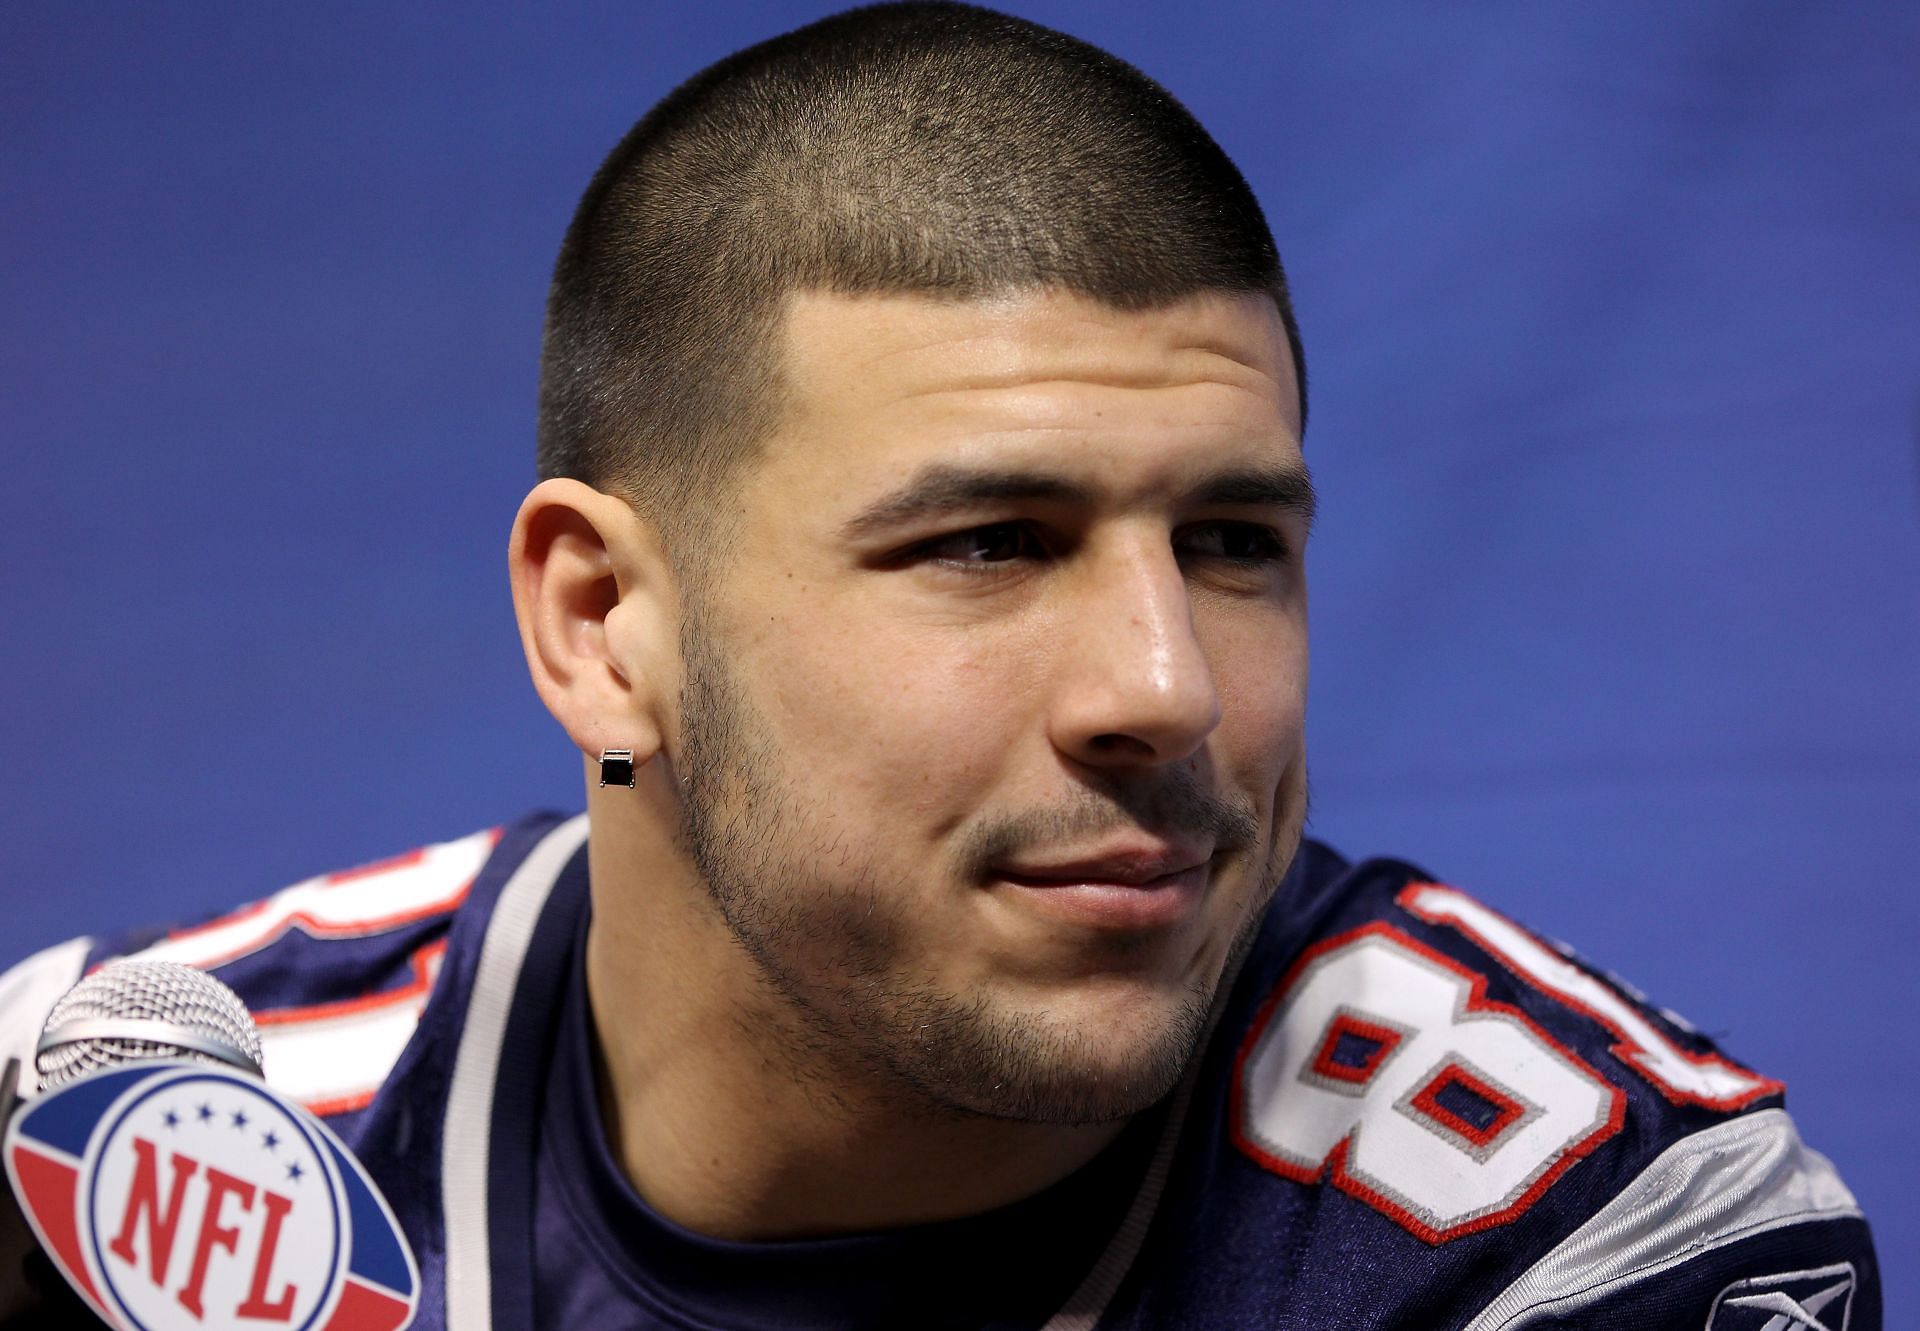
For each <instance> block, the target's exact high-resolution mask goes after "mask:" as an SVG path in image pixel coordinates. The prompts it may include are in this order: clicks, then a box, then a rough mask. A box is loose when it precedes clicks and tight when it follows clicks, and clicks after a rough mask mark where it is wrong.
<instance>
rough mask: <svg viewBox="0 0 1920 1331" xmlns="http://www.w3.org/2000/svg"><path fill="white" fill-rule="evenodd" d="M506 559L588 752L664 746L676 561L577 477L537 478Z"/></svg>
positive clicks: (535, 648) (524, 627) (544, 681)
mask: <svg viewBox="0 0 1920 1331" xmlns="http://www.w3.org/2000/svg"><path fill="white" fill-rule="evenodd" d="M507 561H508V566H509V571H510V574H511V578H512V583H513V608H514V616H515V618H516V619H517V620H518V621H519V626H520V642H521V646H522V647H523V648H524V650H525V652H526V656H527V668H528V670H529V672H530V673H531V674H532V676H533V686H534V688H535V690H536V691H537V692H538V693H539V694H540V700H541V701H542V702H543V703H545V704H546V706H547V710H548V711H550V712H552V713H553V715H554V719H555V720H557V721H559V722H560V724H561V726H562V727H563V728H564V729H565V730H566V732H567V734H568V735H569V736H570V737H571V738H572V740H573V742H574V744H575V745H577V746H578V747H579V748H580V749H581V751H582V752H583V753H587V754H590V755H598V754H599V753H601V752H602V751H603V750H607V749H629V750H632V752H633V762H634V764H635V765H636V766H639V765H643V764H645V763H646V762H647V761H648V760H649V759H650V758H652V757H653V756H654V755H655V754H656V753H658V752H659V750H660V746H661V743H662V737H663V726H662V720H663V717H664V715H665V713H664V710H663V709H664V704H665V703H666V702H667V701H669V700H670V699H671V698H672V697H673V696H674V694H673V689H674V688H676V687H677V685H676V684H675V683H674V678H675V672H676V670H677V661H676V659H675V653H676V652H677V651H678V641H679V639H678V635H677V631H676V630H675V627H674V618H675V616H674V610H673V607H674V605H675V600H674V596H675V593H674V588H673V583H672V566H671V564H670V562H669V561H668V560H667V559H666V556H665V549H664V547H663V546H662V544H661V542H660V540H659V538H658V535H657V533H656V532H655V531H654V530H653V529H652V527H651V526H650V525H649V524H647V523H645V522H644V521H643V520H642V519H641V518H640V517H639V515H637V514H636V513H635V512H634V511H633V509H632V508H631V507H629V506H628V504H627V503H626V502H625V501H624V500H622V499H618V498H616V497H614V496H612V495H607V494H603V493H601V492H600V491H598V490H595V489H593V488H592V487H591V486H588V485H585V484H582V483H581V482H579V481H575V480H566V479H555V480H547V481H542V482H541V483H540V484H539V485H537V486H535V487H534V488H533V490H532V491H531V492H530V493H529V494H528V495H527V497H526V499H525V500H524V501H523V502H522V503H521V505H520V511H519V513H518V514H517V515H516V516H515V518H514V523H513V535H512V538H511V540H510V541H509V544H508V552H507Z"/></svg>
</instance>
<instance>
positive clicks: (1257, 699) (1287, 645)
mask: <svg viewBox="0 0 1920 1331" xmlns="http://www.w3.org/2000/svg"><path fill="white" fill-rule="evenodd" d="M1285 628H1286V631H1284V632H1268V633H1263V634H1259V635H1242V636H1241V637H1240V638H1239V639H1238V640H1235V639H1234V638H1232V637H1227V638H1226V639H1225V641H1223V642H1222V643H1221V645H1220V647H1219V649H1217V650H1216V651H1215V652H1214V653H1213V654H1212V659H1213V662H1214V687H1215V688H1216V689H1217V690H1218V691H1219V696H1220V729H1219V731H1218V742H1219V745H1220V746H1221V747H1222V748H1223V749H1224V751H1225V756H1226V757H1227V758H1228V761H1229V762H1231V763H1232V765H1233V766H1234V767H1235V768H1236V769H1238V770H1241V771H1244V772H1246V773H1247V774H1248V779H1249V783H1250V784H1252V783H1256V782H1257V783H1258V784H1261V785H1271V784H1274V783H1275V782H1278V781H1279V780H1280V778H1281V777H1282V776H1283V775H1284V773H1285V771H1286V769H1287V768H1288V767H1289V766H1290V765H1292V764H1293V762H1294V761H1295V759H1296V758H1297V757H1298V755H1299V753H1300V750H1301V748H1302V747H1303V745H1304V743H1305V734H1306V712H1307V650H1306V635H1305V633H1304V631H1296V630H1295V628H1294V626H1293V625H1291V624H1289V625H1286V626H1285Z"/></svg>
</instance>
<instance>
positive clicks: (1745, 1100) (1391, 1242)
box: [1170, 843, 1878, 1331]
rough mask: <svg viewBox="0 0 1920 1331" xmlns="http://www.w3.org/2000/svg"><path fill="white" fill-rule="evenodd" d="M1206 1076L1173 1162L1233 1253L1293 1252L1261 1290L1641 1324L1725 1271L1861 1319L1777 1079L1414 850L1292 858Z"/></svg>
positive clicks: (1858, 1260) (1825, 1202)
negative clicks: (1366, 857)
mask: <svg viewBox="0 0 1920 1331" xmlns="http://www.w3.org/2000/svg"><path fill="white" fill-rule="evenodd" d="M1207 1068H1208V1071H1207V1073H1206V1074H1205V1075H1206V1082H1205V1084H1204V1085H1203V1086H1202V1087H1201V1088H1200V1093H1201V1095H1202V1097H1203V1099H1204V1101H1205V1102H1206V1103H1207V1104H1208V1106H1209V1111H1210V1112H1211V1113H1212V1114H1214V1115H1215V1116H1216V1117H1215V1119H1214V1121H1215V1123H1217V1124H1218V1127H1217V1128H1216V1129H1215V1133H1216V1135H1215V1138H1214V1140H1215V1141H1217V1142H1218V1143H1219V1145H1218V1148H1217V1150H1216V1151H1215V1152H1214V1154H1213V1155H1212V1156H1211V1158H1209V1159H1208V1160H1207V1161H1206V1162H1205V1163H1204V1164H1202V1163H1201V1162H1199V1161H1197V1160H1196V1161H1195V1163H1196V1165H1199V1167H1200V1168H1202V1169H1203V1171H1204V1172H1205V1173H1206V1174H1207V1175H1208V1176H1209V1186H1210V1188H1211V1190H1212V1197H1213V1199H1214V1201H1216V1202H1217V1201H1218V1200H1220V1199H1221V1198H1224V1197H1229V1196H1230V1197H1232V1198H1234V1199H1235V1203H1234V1212H1235V1213H1234V1215H1233V1217H1232V1219H1231V1221H1230V1222H1228V1223H1230V1224H1232V1225H1233V1226H1235V1227H1237V1228H1238V1229H1239V1230H1240V1231H1241V1232H1240V1233H1239V1234H1238V1235H1237V1236H1236V1238H1235V1240H1234V1242H1233V1243H1232V1245H1231V1246H1232V1248H1234V1249H1236V1250H1239V1251H1241V1252H1248V1253H1250V1252H1252V1251H1253V1250H1255V1249H1256V1248H1257V1247H1258V1246H1259V1244H1260V1243H1261V1241H1262V1240H1263V1239H1265V1240H1266V1241H1268V1242H1271V1243H1273V1244H1274V1245H1276V1247H1277V1249H1278V1250H1279V1251H1282V1252H1284V1253H1285V1254H1286V1255H1287V1256H1288V1257H1289V1258H1290V1259H1291V1261H1292V1262H1293V1265H1292V1267H1291V1268H1290V1269H1288V1270H1287V1271H1286V1273H1285V1274H1284V1275H1268V1276H1263V1277H1262V1279H1261V1282H1257V1283H1264V1284H1265V1285H1266V1289H1265V1291H1264V1295H1263V1296H1262V1297H1264V1298H1265V1299H1266V1301H1267V1306H1269V1307H1277V1306H1286V1307H1297V1306H1304V1305H1303V1304H1302V1303H1301V1301H1303V1300H1304V1301H1305V1303H1306V1304H1312V1303H1314V1301H1315V1300H1324V1299H1326V1298H1329V1297H1333V1294H1332V1293H1331V1292H1330V1291H1335V1290H1337V1289H1339V1288H1341V1287H1347V1288H1351V1287H1353V1282H1354V1281H1355V1280H1356V1279H1364V1281H1365V1283H1366V1285H1367V1287H1368V1288H1369V1290H1370V1292H1371V1294H1372V1295H1373V1296H1374V1298H1375V1299H1376V1303H1377V1307H1378V1308H1379V1309H1382V1310H1384V1309H1390V1308H1398V1309H1400V1313H1399V1315H1400V1317H1401V1318H1402V1320H1401V1321H1397V1322H1396V1321H1394V1320H1392V1317H1391V1316H1387V1315H1385V1314H1384V1313H1383V1314H1382V1320H1379V1321H1377V1322H1375V1321H1368V1322H1364V1324H1365V1325H1381V1326H1386V1325H1421V1326H1432V1327H1440V1326H1469V1325H1470V1326H1473V1327H1475V1328H1482V1327H1485V1328H1491V1327H1496V1326H1498V1327H1518V1326H1522V1325H1525V1326H1552V1325H1562V1324H1563V1322H1562V1321H1560V1320H1555V1319H1557V1318H1564V1319H1570V1320H1567V1321H1565V1323H1564V1324H1568V1325H1572V1324H1582V1325H1584V1324H1588V1323H1587V1322H1583V1321H1582V1320H1581V1319H1582V1318H1592V1317H1594V1316H1597V1315H1599V1314H1600V1313H1601V1312H1605V1313H1606V1315H1608V1316H1612V1315H1614V1314H1615V1310H1616V1309H1618V1310H1621V1315H1626V1311H1625V1310H1629V1309H1639V1310H1638V1311H1636V1312H1634V1313H1633V1314H1632V1317H1631V1318H1630V1319H1629V1321H1623V1322H1621V1323H1620V1324H1622V1325H1626V1324H1633V1325H1647V1326H1654V1325H1662V1326H1663V1325H1666V1324H1667V1323H1666V1321H1663V1320H1660V1318H1659V1317H1653V1316H1652V1314H1650V1313H1648V1312H1647V1311H1646V1308H1641V1307H1640V1305H1638V1304H1635V1303H1634V1302H1633V1300H1634V1299H1636V1298H1640V1297H1645V1298H1647V1299H1650V1300H1651V1301H1652V1302H1651V1303H1649V1304H1648V1305H1647V1307H1648V1308H1653V1309H1655V1310H1658V1309H1662V1308H1665V1309H1668V1310H1671V1309H1673V1308H1676V1307H1684V1308H1685V1309H1686V1312H1685V1314H1684V1316H1681V1315H1679V1314H1676V1313H1672V1312H1671V1311H1669V1312H1668V1313H1666V1314H1662V1315H1663V1316H1673V1317H1677V1319H1678V1321H1677V1323H1676V1324H1679V1323H1684V1324H1685V1325H1688V1326H1701V1325H1707V1324H1708V1314H1709V1310H1710V1309H1711V1308H1712V1307H1713V1306H1714V1301H1715V1300H1716V1299H1718V1298H1720V1297H1721V1296H1722V1295H1723V1294H1724V1293H1725V1292H1726V1291H1728V1290H1735V1291H1736V1293H1735V1294H1734V1295H1731V1296H1729V1297H1742V1296H1741V1295H1740V1294H1739V1293H1738V1289H1739V1288H1741V1287H1742V1286H1741V1282H1743V1281H1747V1282H1752V1283H1750V1284H1749V1285H1748V1286H1745V1287H1744V1288H1746V1291H1747V1293H1748V1294H1750V1295H1752V1296H1753V1298H1756V1299H1760V1300H1761V1301H1762V1303H1765V1306H1768V1307H1772V1308H1774V1310H1775V1311H1776V1312H1778V1311H1781V1310H1788V1305H1787V1304H1785V1303H1781V1302H1779V1300H1780V1299H1783V1298H1784V1299H1792V1298H1801V1299H1802V1300H1803V1301H1804V1299H1806V1298H1820V1297H1824V1298H1827V1299H1829V1300H1836V1299H1839V1298H1840V1297H1841V1295H1840V1294H1839V1293H1837V1292H1836V1291H1839V1290H1841V1289H1842V1287H1843V1286H1844V1288H1845V1290H1846V1291H1847V1293H1846V1294H1845V1298H1846V1299H1847V1300H1848V1301H1849V1303H1850V1304H1851V1305H1852V1306H1853V1312H1852V1314H1851V1316H1852V1319H1853V1320H1852V1325H1853V1326H1854V1327H1855V1328H1856V1331H1857V1329H1858V1328H1860V1327H1862V1326H1868V1325H1876V1324H1877V1320H1876V1319H1877V1311H1874V1310H1877V1307H1878V1292H1877V1283H1876V1275H1875V1272H1874V1269H1873V1260H1874V1259H1873V1254H1872V1249H1871V1244H1870V1241H1869V1239H1868V1238H1867V1231H1866V1228H1865V1222H1864V1220H1863V1219H1862V1218H1861V1216H1860V1212H1859V1210H1858V1208H1857V1207H1856V1205H1855V1204H1854V1200H1853V1198H1852V1196H1851V1195H1850V1194H1849V1192H1848V1191H1847V1188H1846V1186H1845V1185H1844V1184H1843V1183H1842V1182H1841V1180H1840V1179H1839V1177H1838V1175H1837V1174H1836V1173H1835V1172H1834V1170H1833V1168H1832V1166H1831V1165H1830V1164H1829V1163H1828V1162H1827V1161H1826V1160H1825V1159H1824V1158H1823V1157H1821V1156H1820V1155H1819V1154H1817V1153H1816V1152H1814V1151H1812V1150H1811V1149H1809V1148H1808V1147H1807V1146H1805V1145H1804V1144H1803V1143H1802V1142H1801V1141H1800V1138H1799V1136H1798V1134H1797V1133H1796V1131H1795V1129H1794V1125H1793V1123H1792V1120H1791V1119H1790V1118H1789V1117H1788V1116H1787V1114H1786V1111H1785V1109H1784V1098H1783V1097H1784V1087H1783V1086H1782V1084H1781V1083H1780V1082H1779V1081H1777V1080H1775V1079H1773V1078H1771V1077H1768V1076H1766V1075H1764V1074H1763V1073H1761V1072H1758V1071H1756V1070H1754V1069H1751V1068H1748V1067H1746V1066H1744V1065H1743V1064H1741V1063H1740V1062H1738V1061H1737V1060H1735V1059H1734V1058H1732V1057H1730V1056H1729V1055H1727V1054H1726V1053H1724V1052H1722V1051H1721V1050H1720V1049H1718V1048H1717V1047H1716V1046H1715V1045H1714V1043H1713V1042H1712V1041H1711V1040H1709V1039H1708V1038H1707V1037H1705V1036H1704V1035H1702V1034H1701V1033H1700V1032H1699V1031H1697V1030H1695V1029H1694V1028H1693V1027H1692V1026H1690V1025H1689V1024H1687V1023H1686V1022H1685V1021H1684V1020H1683V1019H1681V1018H1680V1017H1678V1016H1677V1015H1676V1014H1674V1013H1672V1012H1668V1011H1663V1010H1661V1009H1659V1008H1657V1007H1655V1006H1654V1005H1652V1004H1651V1003H1650V1002H1649V1001H1648V1000H1647V999H1646V998H1645V997H1644V996H1642V995H1640V994H1639V993H1638V992H1636V991H1635V990H1633V989H1632V988H1631V987H1630V986H1628V985H1626V984H1625V983H1624V982H1622V981H1620V980H1619V979H1617V978H1615V977H1613V976H1611V975H1609V974H1608V973H1606V972H1604V971H1602V970H1599V969H1597V968H1596V967H1594V966H1592V965H1590V964H1589V963H1588V962H1586V961H1585V960H1583V959H1582V958H1580V957H1579V956H1578V955H1577V954H1575V953H1574V952H1573V951H1572V950H1571V949H1569V948H1566V947H1565V946H1563V945H1560V944H1557V943H1554V942H1552V941H1550V940H1548V939H1547V938H1544V937H1542V936H1540V935H1538V934H1536V933H1534V932H1532V931H1531V930H1529V929H1527V928H1525V927H1523V926H1521V925H1520V924H1518V923H1516V922H1515V921H1513V920H1511V919H1509V918H1507V917H1506V916H1504V915H1502V914H1501V913H1499V912H1497V911H1494V910H1492V909H1490V908H1489V907H1487V906H1486V905H1484V904H1482V903H1481V902H1479V901H1477V900H1475V899H1474V898H1473V897H1471V896H1469V895H1468V894H1467V893H1465V892H1462V891H1460V890H1459V889H1457V888H1454V887H1451V886H1448V885H1446V884H1444V883H1441V882H1439V881H1437V880H1435V879H1434V878H1433V877H1432V876H1431V875H1429V874H1427V873H1425V872H1424V871H1422V870H1420V869H1418V868H1416V867H1415V866H1412V865H1409V864H1405V863H1403V862H1400V861H1395V860H1371V861H1367V862H1365V863H1361V864H1358V865H1352V866H1349V865H1348V864H1346V863H1345V862H1344V861H1342V860H1340V859H1339V857H1337V856H1335V855H1333V854H1332V853H1331V852H1330V851H1327V850H1326V849H1325V848H1324V847H1319V846H1316V845H1313V844H1311V843H1309V844H1308V845H1307V846H1306V847H1304V848H1303V850H1302V853H1301V856H1300V857H1299V858H1298V859H1297V860H1296V863H1295V867H1294V870H1293V871H1292V872H1291V873H1290V874H1289V876H1288V879H1287V881H1286V883H1284V884H1283V885H1282V888H1281V891H1280V893H1279V894H1277V896H1276V899H1275V902H1274V904H1273V907H1272V908H1271V910H1270V912H1269V915H1268V917H1267V919H1266V921H1265V924H1264V927H1263V930H1262V933H1261V935H1260V938H1259V941H1258V943H1257V944H1256V946H1255V947H1254V949H1253V951H1252V952H1251V953H1250V955H1249V957H1248V959H1247V962H1246V964H1245V965H1244V966H1243V968H1242V970H1241V972H1240V976H1239V980H1238V982H1237V984H1236V985H1235V988H1234V992H1233V995H1232V996H1231V998H1230V1000H1229V1001H1228V1003H1227V1005H1226V1007H1225V1009H1224V1011H1223V1016H1222V1022H1221V1025H1220V1027H1219V1028H1218V1031H1217V1033H1216V1036H1215V1040H1214V1043H1213V1046H1212V1048H1211V1049H1210V1052H1209V1058H1208V1063H1207ZM1198 1107H1199V1106H1198V1104H1197V1105H1196V1108H1198ZM1170 1200H1171V1201H1173V1202H1174V1204H1175V1206H1178V1205H1179V1204H1180V1203H1179V1201H1178V1199H1177V1197H1172V1196H1170ZM1216 1214H1218V1212H1217V1211H1216ZM1808 1273H1813V1275H1812V1276H1809V1275H1808ZM1776 1277H1777V1279H1776ZM1802 1277H1806V1278H1805V1279H1802ZM1814 1277H1818V1279H1815V1278H1814ZM1808 1280H1813V1283H1812V1284H1808V1283H1807V1282H1808ZM1796 1281H1797V1282H1798V1283H1795V1282H1796ZM1769 1282H1772V1283H1769ZM1796 1291H1797V1292H1796ZM1769 1300H1771V1301H1770V1302H1769ZM1753 1306H1754V1307H1759V1306H1761V1304H1760V1303H1756V1304H1754V1305H1753ZM1806 1306H1807V1307H1808V1308H1809V1309H1811V1305H1806ZM1323 1311H1324V1308H1323ZM1789 1311H1790V1310H1789ZM1634 1318H1637V1319H1638V1320H1633V1319H1634ZM1649 1318H1651V1320H1649ZM1601 1320H1604V1318H1602V1319H1601ZM1761 1320H1765V1319H1764V1318H1762V1319H1761ZM1274 1324H1276V1325H1278V1324H1282V1323H1274ZM1285 1324H1291V1323H1285ZM1609 1324H1611V1323H1609ZM1738 1324H1739V1325H1745V1323H1738ZM1834 1324H1835V1325H1838V1324H1839V1323H1834ZM1712 1325H1713V1326H1716V1327H1717V1326H1720V1325H1721V1323H1720V1322H1718V1321H1715V1322H1713V1323H1712ZM1726 1325H1729V1326H1732V1325H1735V1323H1734V1322H1731V1321H1729V1322H1727V1323H1726ZM1755 1325H1758V1323H1755ZM1782 1325H1785V1323H1782Z"/></svg>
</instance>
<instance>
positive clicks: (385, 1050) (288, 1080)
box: [253, 938, 447, 1116]
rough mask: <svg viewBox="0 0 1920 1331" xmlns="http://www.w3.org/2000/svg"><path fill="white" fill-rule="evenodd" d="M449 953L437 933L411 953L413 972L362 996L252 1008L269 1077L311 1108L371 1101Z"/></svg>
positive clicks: (328, 1109)
mask: <svg viewBox="0 0 1920 1331" xmlns="http://www.w3.org/2000/svg"><path fill="white" fill-rule="evenodd" d="M446 954H447V941H446V939H444V938H442V939H439V940H437V941H435V942H432V943H429V944H427V945H426V946H425V947H423V948H421V949H419V950H418V951H417V952H415V953H414V954H413V959H412V963H413V978H412V979H411V980H410V981H409V982H407V983H406V984H404V985H401V986H400V987H398V988H396V989H390V990H385V991H383V992H380V993H376V994H369V995H367V996H366V997H364V998H356V999H348V1000H345V1001H343V1002H336V1003H322V1004H318V1005H316V1006H313V1007H306V1008H268V1009H263V1010H261V1011H257V1012H255V1013H254V1014H253V1016H254V1020H255V1021H256V1022H257V1023H258V1024H259V1027H260V1049H261V1055H262V1057H261V1063H262V1065H263V1066H264V1067H265V1069H266V1074H267V1084H268V1085H269V1086H271V1087H273V1089H274V1090H276V1091H279V1092H280V1093H281V1094H282V1095H285V1096H288V1097H289V1098H291V1099H294V1100H298V1101H299V1102H300V1104H301V1105H302V1106H304V1107H305V1108H306V1110H307V1111H308V1112H309V1113H313V1114H320V1115H323V1116H324V1115H328V1114H344V1113H347V1112H348V1111H350V1110H354V1109H360V1108H362V1107H364V1106H365V1105H367V1104H370V1103H371V1102H372V1100H373V1097H374V1095H375V1094H376V1093H377V1092H378V1091H379V1089H380V1087H381V1085H382V1083H384V1082H385V1081H386V1079H387V1076H388V1074H389V1073H391V1072H392V1071H393V1065H394V1064H395V1063H398V1062H399V1061H400V1055H401V1053H402V1052H403V1051H405V1049H406V1047H407V1041H409V1040H411V1039H412V1038H413V1032H414V1029H415V1028H416V1027H417V1026H419V1024H420V1014H421V1013H422V1012H424V1011H425V1010H426V1006H427V999H428V997H429V996H430V995H431V994H432V993H433V982H434V981H435V980H436V979H438V978H439V976H440V963H441V961H442V960H443V959H444V958H445V957H446Z"/></svg>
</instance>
